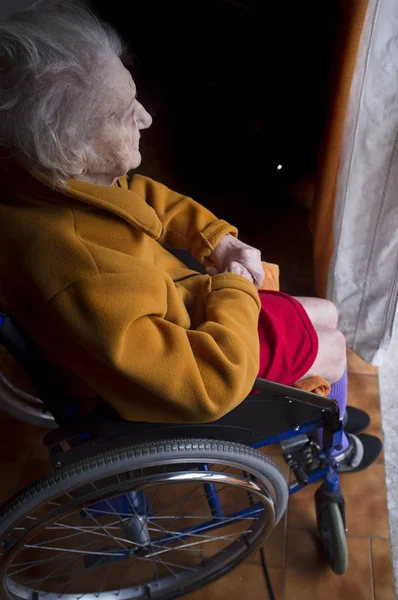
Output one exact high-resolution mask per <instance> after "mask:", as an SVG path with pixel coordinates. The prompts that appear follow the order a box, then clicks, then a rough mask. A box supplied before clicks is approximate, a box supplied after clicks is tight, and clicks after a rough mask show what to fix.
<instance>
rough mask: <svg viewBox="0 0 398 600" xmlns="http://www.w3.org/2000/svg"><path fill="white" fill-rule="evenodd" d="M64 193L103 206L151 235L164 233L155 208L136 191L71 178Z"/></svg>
mask: <svg viewBox="0 0 398 600" xmlns="http://www.w3.org/2000/svg"><path fill="white" fill-rule="evenodd" d="M63 193H67V194H68V195H69V196H72V197H73V198H78V199H79V200H81V201H82V202H85V203H86V204H90V205H91V206H95V207H96V208H101V209H102V210H106V211H108V212H111V213H113V214H115V215H118V216H119V217H121V218H122V219H124V220H125V221H127V222H129V223H131V224H132V225H135V226H136V227H139V228H141V229H143V230H144V231H145V233H147V234H148V235H149V236H151V237H152V238H154V239H158V238H159V237H160V236H161V235H162V229H163V227H162V223H161V221H160V219H159V217H158V216H157V214H156V212H155V211H154V209H153V208H152V207H151V206H149V204H147V203H146V201H145V199H144V198H141V196H139V195H138V194H136V193H135V192H132V191H131V190H129V189H128V188H123V187H118V186H103V185H95V184H93V183H87V182H85V181H79V180H77V179H70V180H69V181H68V186H67V187H66V189H65V190H64V192H63Z"/></svg>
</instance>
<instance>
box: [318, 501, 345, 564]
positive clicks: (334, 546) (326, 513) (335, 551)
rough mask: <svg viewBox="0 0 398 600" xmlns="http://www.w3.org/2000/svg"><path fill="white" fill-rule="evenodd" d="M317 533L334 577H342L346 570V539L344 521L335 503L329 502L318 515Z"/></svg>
mask: <svg viewBox="0 0 398 600" xmlns="http://www.w3.org/2000/svg"><path fill="white" fill-rule="evenodd" d="M318 531H319V535H320V537H321V541H322V547H323V551H324V553H325V556H326V559H327V561H328V563H329V565H330V567H331V569H332V570H333V571H334V572H335V573H336V575H344V573H345V572H346V571H347V568H348V549H347V538H346V532H345V527H344V520H343V516H342V514H341V510H340V506H339V504H338V503H337V502H330V503H329V504H325V505H324V506H323V507H322V510H321V511H319V513H318Z"/></svg>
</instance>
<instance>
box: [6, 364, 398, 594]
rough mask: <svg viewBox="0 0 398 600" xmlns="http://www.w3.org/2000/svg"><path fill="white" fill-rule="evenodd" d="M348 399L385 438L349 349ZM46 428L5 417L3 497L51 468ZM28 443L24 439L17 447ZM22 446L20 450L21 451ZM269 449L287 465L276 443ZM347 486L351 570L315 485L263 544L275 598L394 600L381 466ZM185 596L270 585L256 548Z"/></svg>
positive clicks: (373, 372) (372, 382)
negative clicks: (321, 522) (331, 564)
mask: <svg viewBox="0 0 398 600" xmlns="http://www.w3.org/2000/svg"><path fill="white" fill-rule="evenodd" d="M349 402H350V404H352V405H356V406H360V407H363V408H365V409H366V410H367V411H368V412H369V413H370V415H371V418H372V426H371V428H370V430H369V431H370V432H371V433H374V434H376V435H381V423H380V406H379V391H378V379H377V369H375V368H374V367H370V366H369V365H367V364H366V363H364V362H363V361H361V359H359V358H358V357H357V356H356V355H354V354H353V353H351V352H350V353H349ZM42 433H44V432H41V431H40V430H38V429H37V428H33V427H30V426H27V425H24V424H22V423H18V422H17V421H14V420H13V419H11V418H9V417H7V416H5V415H3V414H0V459H1V460H0V480H1V482H2V485H1V486H0V501H4V500H5V499H7V498H8V497H9V496H10V495H11V494H12V493H13V492H14V491H16V490H17V489H19V488H21V487H23V486H24V485H26V484H27V483H29V482H30V481H32V480H33V479H34V478H36V477H40V476H41V475H43V474H45V473H46V472H47V471H49V470H50V469H51V467H50V465H49V463H48V461H47V459H46V452H45V450H44V449H43V447H42V446H41V437H42ZM17 440H19V441H20V440H23V444H17ZM18 446H19V448H20V449H19V450H18ZM270 453H271V454H272V456H273V458H275V460H276V461H277V462H278V463H279V464H280V465H281V466H283V468H284V470H285V474H286V477H288V476H289V474H288V469H287V467H286V465H285V464H284V462H283V461H282V459H281V456H280V454H279V451H278V449H277V447H272V448H271V449H270ZM342 485H343V489H344V493H345V498H346V503H347V526H348V548H349V565H350V566H349V569H348V572H347V574H346V575H345V576H344V577H338V576H336V575H334V574H333V573H332V572H331V571H330V569H329V568H328V566H327V565H326V564H325V561H324V559H323V558H322V555H321V553H320V548H319V542H318V538H317V535H316V524H315V513H314V503H313V494H314V491H315V488H314V487H313V486H310V487H308V488H306V489H305V490H302V491H301V492H300V493H299V494H298V495H295V496H293V497H292V499H291V501H290V503H289V507H288V511H287V514H286V515H285V516H284V517H283V519H282V521H281V523H280V524H279V525H278V527H277V528H276V530H275V531H274V533H273V534H272V536H271V538H270V539H269V540H268V542H267V544H266V556H267V561H268V565H269V571H270V576H271V579H272V582H273V585H274V588H275V594H276V598H277V599H278V600H282V599H283V600H301V599H302V600H308V599H309V598H310V599H311V600H324V598H325V597H337V598H339V600H345V599H347V600H394V599H395V592H394V585H393V575H392V569H391V554H390V542H389V531H388V520H387V507H386V489H385V481H384V464H383V459H382V458H381V459H380V460H379V461H378V463H377V464H375V465H373V466H372V467H371V468H370V469H368V470H367V471H365V472H363V473H358V474H355V475H345V476H343V477H342ZM186 598H187V600H188V599H189V600H199V599H202V598H206V600H224V599H226V600H235V599H236V600H238V599H239V600H241V599H242V598H247V599H248V600H257V599H258V600H263V599H267V598H268V595H267V590H266V587H265V582H264V577H263V573H262V569H261V566H260V561H259V556H258V553H256V554H254V555H252V556H251V557H250V558H249V559H248V560H247V562H246V563H245V564H243V565H241V566H240V567H238V568H237V569H236V570H235V571H233V572H232V573H230V574H229V575H227V576H226V577H224V578H223V579H221V580H219V581H217V582H216V583H214V584H211V585H210V586H208V587H207V588H206V589H205V590H200V591H198V592H195V593H193V594H190V595H189V596H187V597H186Z"/></svg>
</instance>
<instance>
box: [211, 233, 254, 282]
mask: <svg viewBox="0 0 398 600" xmlns="http://www.w3.org/2000/svg"><path fill="white" fill-rule="evenodd" d="M207 264H208V266H207V269H206V270H207V273H208V274H209V275H215V274H216V273H236V274H237V275H242V277H246V279H248V280H249V281H251V282H252V283H254V285H255V286H256V287H257V288H259V287H260V285H261V284H262V282H263V280H264V269H263V265H262V264H261V252H260V250H257V249H256V248H253V247H252V246H248V244H244V243H243V242H241V241H240V240H237V239H236V238H234V237H233V235H231V234H230V233H228V234H227V235H224V237H223V238H221V240H220V241H219V242H218V244H217V246H216V247H215V248H214V250H213V252H212V253H211V255H210V256H209V259H208V263H207Z"/></svg>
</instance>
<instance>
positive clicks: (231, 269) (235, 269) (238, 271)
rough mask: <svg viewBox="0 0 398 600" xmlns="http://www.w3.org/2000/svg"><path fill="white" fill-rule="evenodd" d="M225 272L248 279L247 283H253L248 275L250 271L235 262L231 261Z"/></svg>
mask: <svg viewBox="0 0 398 600" xmlns="http://www.w3.org/2000/svg"><path fill="white" fill-rule="evenodd" d="M225 270H226V272H227V273H235V275H241V276H242V277H245V278H246V279H248V280H249V281H251V282H252V283H253V277H252V274H251V273H250V271H249V270H248V269H246V267H244V266H243V265H242V264H241V263H239V262H237V261H231V262H230V263H229V264H228V265H227V267H226V269H225Z"/></svg>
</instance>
